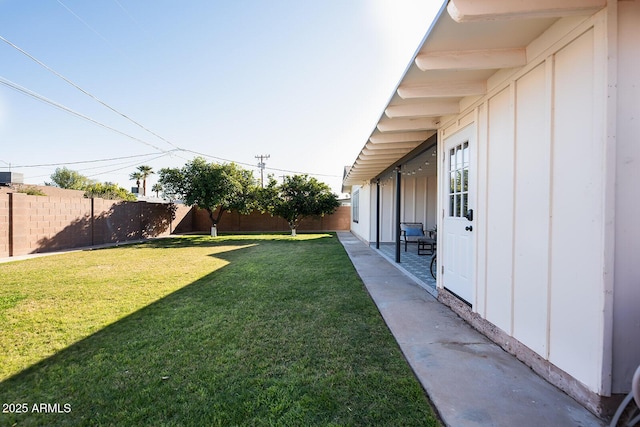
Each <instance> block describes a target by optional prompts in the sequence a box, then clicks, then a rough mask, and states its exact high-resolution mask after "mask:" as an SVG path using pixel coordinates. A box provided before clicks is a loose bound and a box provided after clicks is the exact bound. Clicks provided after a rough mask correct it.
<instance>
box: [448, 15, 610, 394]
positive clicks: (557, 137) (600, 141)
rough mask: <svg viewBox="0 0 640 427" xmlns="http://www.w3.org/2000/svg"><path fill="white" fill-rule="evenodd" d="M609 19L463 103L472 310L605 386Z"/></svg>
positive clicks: (586, 26) (593, 385) (603, 389)
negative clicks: (472, 163)
mask: <svg viewBox="0 0 640 427" xmlns="http://www.w3.org/2000/svg"><path fill="white" fill-rule="evenodd" d="M568 22H569V23H570V24H571V25H573V24H574V23H575V21H568ZM604 22H605V21H604V19H603V18H602V17H598V16H596V17H593V18H591V19H589V20H588V21H587V22H583V23H581V24H580V25H578V26H575V25H574V27H575V28H570V29H568V30H567V31H565V34H564V36H563V37H562V38H561V39H560V40H556V41H554V42H553V43H551V44H550V45H549V46H550V47H548V48H547V49H546V50H544V51H541V52H539V53H538V55H537V57H536V58H535V59H534V60H532V61H530V62H529V64H528V65H527V66H526V67H524V68H523V69H521V70H519V71H517V72H512V75H511V76H510V77H509V78H508V79H507V80H504V81H502V82H498V83H496V82H494V83H496V84H494V86H493V87H492V88H491V90H490V92H489V94H488V95H487V96H486V97H485V98H484V99H481V100H479V101H477V102H476V103H475V104H473V105H472V106H471V108H470V109H469V110H467V111H465V112H464V117H467V118H468V117H472V118H473V120H475V121H476V122H475V123H473V126H475V129H476V130H477V150H478V152H477V159H478V164H477V169H476V170H477V176H476V180H477V195H476V197H477V202H476V203H477V206H476V207H475V208H476V209H475V212H476V224H477V227H476V228H475V230H476V231H475V233H476V235H475V239H476V240H475V245H476V246H475V251H476V255H475V256H476V261H475V264H476V266H477V268H476V274H475V280H476V287H475V297H474V298H475V300H474V301H472V303H473V310H474V311H475V312H477V313H478V314H479V315H480V316H482V317H483V318H485V319H486V320H488V321H489V322H491V323H493V324H494V325H496V326H498V327H499V328H500V329H502V330H503V331H504V332H506V333H507V334H508V335H510V336H513V337H514V338H516V339H517V340H518V341H520V342H522V343H523V344H525V345H526V346H527V347H529V348H530V349H532V350H533V351H535V352H536V353H538V354H539V355H540V356H542V357H543V358H544V359H546V360H548V361H549V362H551V363H553V364H554V365H556V366H558V367H559V368H560V369H562V370H564V371H565V372H567V373H569V374H570V375H571V376H573V377H574V378H576V379H577V380H579V381H580V382H582V383H583V384H584V385H585V386H586V387H588V388H589V389H590V390H592V391H594V392H596V393H601V394H602V393H604V394H606V393H607V392H608V389H610V382H609V380H608V379H607V378H608V377H607V374H606V372H607V369H606V367H603V366H604V365H606V364H607V363H608V362H607V357H608V356H607V352H610V351H611V350H610V348H607V346H606V345H605V343H604V340H605V336H606V335H607V334H609V332H607V330H608V328H610V327H611V325H610V320H608V319H610V317H611V313H607V312H606V309H605V307H606V303H605V293H606V292H605V291H606V284H605V281H604V278H603V276H604V270H605V265H604V263H605V261H604V260H605V251H606V248H605V239H604V237H603V236H604V235H605V229H606V226H605V215H604V212H605V210H606V206H605V197H604V196H603V194H605V185H606V179H605V176H606V173H605V170H604V165H605V161H606V155H607V153H606V135H605V131H604V127H605V122H606V112H605V108H604V107H603V105H605V102H606V99H603V97H605V96H606V91H605V90H604V89H603V88H604V87H606V75H605V72H606V70H605V69H604V68H603V67H599V66H597V65H596V64H598V63H599V62H601V61H605V62H606V58H601V57H598V55H600V54H601V53H603V52H606V49H604V48H603V47H602V46H600V45H599V44H603V43H606V40H605V39H606V37H597V34H599V33H598V31H602V28H598V27H599V26H601V25H604ZM562 25H569V24H563V21H560V22H559V23H557V26H560V27H561V26H562ZM561 30H562V28H560V30H559V29H558V28H555V29H554V31H556V32H560V33H561V32H562V31H561ZM605 56H606V54H605ZM603 85H604V86H603ZM600 86H602V87H603V88H600V89H599V87H600ZM470 111H472V112H473V114H470ZM461 117H462V116H461ZM461 127H462V124H461V122H460V118H458V119H457V120H455V121H453V122H451V126H450V127H449V128H445V129H443V130H442V131H441V134H440V135H441V138H440V139H443V138H446V136H447V135H451V134H453V133H455V131H456V130H457V129H459V128H461ZM603 372H604V374H603ZM609 372H610V370H609Z"/></svg>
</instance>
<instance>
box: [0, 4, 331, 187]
mask: <svg viewBox="0 0 640 427" xmlns="http://www.w3.org/2000/svg"><path fill="white" fill-rule="evenodd" d="M61 4H62V3H61ZM62 5H63V6H64V4H62ZM0 40H1V41H3V42H4V43H6V44H8V45H9V46H11V47H12V48H14V49H16V50H17V51H19V52H20V53H22V54H23V55H25V56H26V57H27V58H29V59H31V60H32V61H33V62H35V63H36V64H38V65H40V66H41V67H43V68H45V69H46V70H47V71H49V72H50V73H52V74H54V75H55V76H57V77H58V78H60V79H62V80H64V81H65V82H67V83H68V84H70V85H71V86H73V87H74V88H76V89H77V90H79V91H80V92H82V93H83V94H85V95H86V96H88V97H90V98H91V99H93V100H94V101H96V102H98V103H100V104H101V105H103V106H104V107H106V108H108V109H109V110H111V111H113V112H114V113H116V114H118V115H120V116H121V117H123V118H125V119H126V120H128V121H129V122H131V123H133V124H135V125H136V126H138V127H140V128H141V129H143V130H144V131H146V132H148V133H150V134H151V135H153V136H155V137H156V138H158V139H160V140H162V141H164V142H165V143H167V144H169V145H171V146H172V147H174V148H175V150H171V151H176V150H178V151H184V152H191V153H194V154H198V155H202V156H205V157H209V158H213V159H217V160H221V161H224V162H233V163H236V164H239V165H245V166H251V167H254V165H252V164H249V163H244V162H237V161H233V160H228V159H223V158H220V157H216V156H211V155H208V154H204V153H198V152H196V151H192V150H187V149H184V148H181V147H179V146H177V145H175V144H174V143H172V142H171V141H169V140H167V139H166V138H164V137H162V136H161V135H158V134H157V133H155V132H153V131H152V130H150V129H148V128H147V127H145V126H144V125H142V124H141V123H139V122H137V121H136V120H134V119H132V118H131V117H129V116H127V115H126V114H124V113H122V112H120V111H119V110H117V109H116V108H114V107H112V106H110V105H109V104H107V103H106V102H104V101H102V100H101V99H100V98H98V97H96V96H95V95H93V94H91V93H90V92H88V91H86V90H85V89H83V88H82V87H80V86H79V85H77V84H76V83H74V82H73V81H71V80H69V79H68V78H66V77H65V76H63V75H62V74H60V73H58V72H57V71H55V70H54V69H53V68H51V67H49V66H48V65H46V64H45V63H43V62H42V61H40V60H39V59H37V58H36V57H34V56H33V55H31V54H30V53H28V52H27V51H25V50H24V49H22V48H20V47H19V46H17V45H15V44H14V43H12V42H11V41H9V40H7V39H6V38H5V37H3V36H2V35H0ZM0 84H4V85H5V86H8V87H10V88H12V89H14V90H18V91H20V92H22V93H24V94H26V95H28V96H31V97H33V98H35V99H38V100H40V101H43V102H46V103H48V104H50V105H53V106H55V107H56V108H60V109H62V110H64V111H67V112H69V113H71V114H73V115H76V116H78V117H81V118H84V119H85V120H89V121H91V122H93V123H95V124H97V125H99V126H102V127H105V128H107V129H110V130H112V131H114V132H116V133H119V134H121V135H124V136H127V137H129V138H132V139H134V140H136V141H138V142H141V143H143V144H146V145H149V146H150V147H153V148H155V149H156V150H158V151H160V152H162V153H169V151H167V150H163V149H161V148H159V147H156V146H155V145H152V144H151V143H149V142H147V141H143V140H141V139H139V138H135V137H133V136H131V135H128V134H126V133H124V132H121V131H119V130H117V129H115V128H112V127H110V126H107V125H105V124H103V123H100V122H98V121H97V120H94V119H91V118H90V117H88V116H85V115H83V114H81V113H78V112H76V111H74V110H72V109H70V108H68V107H65V106H64V105H62V104H59V103H57V102H55V101H52V100H49V99H47V98H45V97H43V96H42V95H39V94H37V93H35V92H33V91H30V90H29V89H26V88H23V87H21V86H19V85H17V84H15V83H13V82H10V81H8V80H4V81H2V80H0ZM161 157H162V156H161ZM185 160H186V159H185ZM265 169H267V170H272V171H278V172H286V173H294V174H307V175H313V176H323V177H331V178H335V177H338V175H327V174H318V173H307V172H297V171H292V170H286V169H277V168H266V167H265Z"/></svg>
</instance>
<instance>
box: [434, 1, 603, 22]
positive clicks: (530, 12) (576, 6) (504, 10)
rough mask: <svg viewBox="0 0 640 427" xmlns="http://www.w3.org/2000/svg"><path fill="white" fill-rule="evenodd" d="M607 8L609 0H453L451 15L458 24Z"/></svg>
mask: <svg viewBox="0 0 640 427" xmlns="http://www.w3.org/2000/svg"><path fill="white" fill-rule="evenodd" d="M606 5H607V0H536V1H514V0H483V1H477V0H450V1H449V4H448V5H447V12H449V15H450V16H451V18H452V19H453V20H454V21H456V22H474V21H496V20H505V19H529V18H553V17H562V16H570V15H586V14H592V13H595V12H597V11H598V10H600V9H602V8H604V7H605V6H606Z"/></svg>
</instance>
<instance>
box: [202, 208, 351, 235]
mask: <svg viewBox="0 0 640 427" xmlns="http://www.w3.org/2000/svg"><path fill="white" fill-rule="evenodd" d="M193 215H194V219H193V231H200V232H207V231H209V230H210V229H211V220H210V219H209V214H208V213H207V211H206V210H204V209H198V208H196V209H194V214H193ZM350 225H351V207H350V206H340V207H339V208H338V209H337V210H336V212H334V213H333V214H332V215H325V216H324V217H308V218H305V219H304V220H302V222H301V223H300V226H299V227H298V231H349V229H350V228H349V227H350ZM218 231H220V232H243V231H248V232H251V231H256V232H258V231H271V232H287V231H290V229H289V225H288V224H287V222H286V221H285V220H283V219H282V218H280V217H272V216H271V215H269V214H261V213H260V212H253V213H251V214H250V215H240V214H239V213H237V212H225V213H223V214H222V218H221V219H220V223H219V224H218Z"/></svg>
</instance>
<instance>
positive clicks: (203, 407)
mask: <svg viewBox="0 0 640 427" xmlns="http://www.w3.org/2000/svg"><path fill="white" fill-rule="evenodd" d="M247 237H248V238H247V239H244V238H242V237H235V236H234V237H230V236H229V237H224V236H223V237H218V238H217V239H211V238H203V239H202V240H200V239H195V244H205V245H211V246H220V245H223V246H230V245H231V246H234V245H237V246H244V247H243V248H238V250H230V251H227V252H223V253H217V254H215V255H211V256H216V257H219V258H222V259H224V260H226V261H227V262H228V264H227V265H226V266H225V267H223V268H222V269H219V270H216V271H215V272H212V273H210V274H209V275H207V276H205V277H203V278H201V279H199V280H197V281H195V282H193V283H191V284H190V285H187V286H185V287H183V288H181V289H179V290H177V291H175V292H174V293H172V294H170V295H168V296H166V297H164V298H162V299H160V300H158V301H156V302H154V303H152V304H150V305H148V306H146V307H144V308H142V309H140V310H138V311H137V312H135V313H132V314H131V315H129V316H127V317H125V318H123V319H121V320H119V321H118V322H116V323H114V324H112V325H110V326H108V327H106V328H104V329H102V330H100V331H99V332H97V333H95V334H93V335H91V336H89V337H87V338H85V339H83V340H81V341H79V342H77V343H75V344H74V345H72V346H70V347H68V348H66V349H65V350H63V351H61V352H59V353H57V354H56V355H54V356H52V357H50V358H47V359H45V360H43V361H41V362H39V363H37V364H35V365H33V366H31V367H29V368H28V369H26V370H24V371H22V372H20V373H18V374H16V375H14V376H13V377H11V378H9V379H7V380H5V381H3V382H2V383H0V402H2V403H6V404H13V405H14V406H12V407H9V406H7V407H6V408H3V409H7V410H9V412H14V413H2V414H0V425H13V424H14V423H16V424H17V425H92V426H95V425H119V426H121V425H243V424H249V425H274V424H275V425H329V424H332V423H337V424H349V425H358V424H362V425H365V424H372V423H374V424H377V425H383V424H388V425H394V423H397V422H398V421H400V423H401V424H403V425H433V424H432V423H433V419H432V418H431V417H432V415H431V412H430V409H429V406H428V403H427V401H426V398H425V396H424V394H423V393H422V389H421V388H420V386H419V385H418V383H417V381H416V380H415V378H414V377H413V375H412V374H411V372H410V369H409V368H408V366H407V365H406V363H405V361H404V359H403V358H402V356H401V354H400V352H399V350H398V348H397V346H396V345H395V342H394V341H393V339H392V337H391V335H390V334H389V332H388V330H387V329H386V327H385V325H384V323H383V321H382V319H381V318H380V316H379V315H378V313H377V311H376V309H375V307H374V305H373V304H372V302H371V301H370V299H369V298H368V295H366V292H365V291H364V290H363V289H362V286H361V283H360V282H359V280H358V279H357V276H356V275H355V273H354V272H353V269H352V268H351V266H350V264H349V263H348V260H347V262H344V259H341V260H340V262H339V263H338V262H334V263H333V265H329V266H324V265H322V261H320V262H319V263H314V260H317V259H320V260H322V259H326V257H328V256H334V255H335V254H339V253H340V251H341V250H342V247H341V246H340V245H339V244H337V242H336V239H331V238H330V237H331V236H330V235H327V237H323V238H322V240H321V241H322V242H324V243H326V244H320V245H319V244H318V243H319V242H318V240H317V239H316V240H306V241H305V240H296V241H291V240H283V239H282V238H281V236H280V237H278V236H274V238H273V239H272V240H269V239H268V241H265V239H264V238H261V239H256V238H250V236H247ZM291 243H294V244H295V246H296V253H295V256H294V257H287V256H286V254H287V253H290V252H291ZM193 245H194V240H193V239H191V240H189V241H187V240H186V239H180V238H177V239H163V240H158V241H152V242H147V243H145V244H144V245H141V246H144V247H157V248H163V249H164V248H178V247H183V246H184V247H186V246H193ZM260 246H262V247H260ZM274 257H275V258H277V259H279V260H280V261H279V262H275V261H272V260H273V258H274ZM342 258H344V257H342ZM303 268H304V270H302V269H303ZM23 404H26V405H23ZM42 404H44V406H43V405H42ZM15 405H22V406H15ZM34 405H35V406H34ZM16 408H20V409H23V412H26V413H15V409H16ZM24 409H26V411H24ZM399 411H400V412H401V413H402V414H401V415H399Z"/></svg>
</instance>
